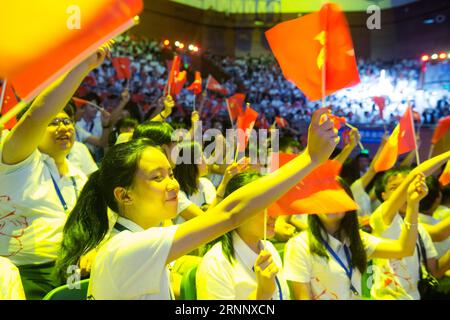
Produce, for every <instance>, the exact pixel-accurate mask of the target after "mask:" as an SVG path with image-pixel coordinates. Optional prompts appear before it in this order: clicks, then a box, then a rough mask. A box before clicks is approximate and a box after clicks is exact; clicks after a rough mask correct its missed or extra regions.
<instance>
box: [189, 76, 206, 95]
mask: <svg viewBox="0 0 450 320" xmlns="http://www.w3.org/2000/svg"><path fill="white" fill-rule="evenodd" d="M186 89H188V90H191V91H194V94H195V95H199V94H200V93H202V75H201V74H200V72H198V71H195V80H194V82H192V84H191V85H190V86H189V87H187V88H186Z"/></svg>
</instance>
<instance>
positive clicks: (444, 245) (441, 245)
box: [419, 213, 450, 258]
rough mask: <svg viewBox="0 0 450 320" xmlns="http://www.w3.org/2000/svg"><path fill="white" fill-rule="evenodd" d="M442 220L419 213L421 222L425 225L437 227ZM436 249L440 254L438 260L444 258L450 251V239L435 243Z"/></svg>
mask: <svg viewBox="0 0 450 320" xmlns="http://www.w3.org/2000/svg"><path fill="white" fill-rule="evenodd" d="M439 221H440V220H438V219H435V218H433V217H431V216H427V215H426V214H422V213H419V222H420V223H425V224H429V225H435V224H437V223H439ZM433 244H434V247H435V248H436V251H437V253H438V255H437V258H440V257H442V256H443V255H444V254H445V253H446V252H447V251H448V250H449V249H450V237H449V238H447V239H445V240H443V241H439V242H433Z"/></svg>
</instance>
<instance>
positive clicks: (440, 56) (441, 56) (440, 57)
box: [439, 52, 447, 60]
mask: <svg viewBox="0 0 450 320" xmlns="http://www.w3.org/2000/svg"><path fill="white" fill-rule="evenodd" d="M445 58H447V54H446V53H445V52H441V53H439V59H442V60H444V59H445Z"/></svg>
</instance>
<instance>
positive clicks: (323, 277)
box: [284, 231, 380, 300]
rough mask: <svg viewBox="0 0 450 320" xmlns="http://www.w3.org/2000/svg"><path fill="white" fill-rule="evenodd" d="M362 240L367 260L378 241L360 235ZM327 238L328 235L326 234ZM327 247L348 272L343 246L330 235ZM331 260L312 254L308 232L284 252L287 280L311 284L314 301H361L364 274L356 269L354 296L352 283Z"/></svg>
mask: <svg viewBox="0 0 450 320" xmlns="http://www.w3.org/2000/svg"><path fill="white" fill-rule="evenodd" d="M360 235H361V240H362V242H363V246H364V249H365V250H366V254H367V257H368V258H369V259H370V256H371V255H372V253H373V252H374V251H375V249H376V246H377V245H378V243H379V241H380V240H379V239H378V238H376V237H373V236H371V235H370V234H368V233H366V232H363V231H360ZM324 236H325V234H324ZM328 237H329V239H328V244H329V245H330V247H331V248H332V249H333V250H334V252H336V254H337V255H338V257H339V258H340V259H341V261H343V263H344V264H345V265H346V266H347V268H348V262H347V258H346V256H345V250H344V244H345V245H347V246H349V242H348V241H347V240H345V241H344V242H343V243H342V242H341V241H339V240H338V239H336V238H334V237H333V236H331V235H328ZM328 256H329V258H328V260H327V259H325V258H324V257H320V256H317V255H315V254H311V252H310V249H309V238H308V233H307V232H301V233H300V234H299V235H297V236H295V237H293V238H291V239H289V241H288V242H287V243H286V248H285V251H284V275H285V277H286V280H289V281H293V282H301V283H309V284H310V285H311V291H312V299H313V300H358V299H361V294H362V292H361V272H360V271H359V269H358V268H356V267H353V271H352V282H351V284H352V285H353V286H354V288H355V289H356V291H358V293H359V295H358V296H356V295H354V294H353V292H352V290H351V289H350V280H349V278H348V277H347V274H346V272H345V270H344V269H343V268H342V266H341V265H340V264H339V263H338V262H337V261H336V260H335V259H334V258H333V257H332V256H331V255H330V254H329V255H328Z"/></svg>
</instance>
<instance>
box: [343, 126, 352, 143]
mask: <svg viewBox="0 0 450 320" xmlns="http://www.w3.org/2000/svg"><path fill="white" fill-rule="evenodd" d="M350 131H351V130H350V129H348V130H344V131H342V143H343V144H344V146H346V145H348V144H349V143H350Z"/></svg>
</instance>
